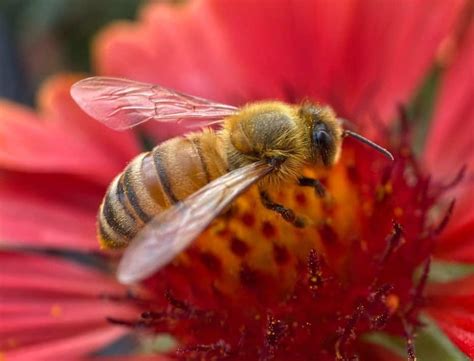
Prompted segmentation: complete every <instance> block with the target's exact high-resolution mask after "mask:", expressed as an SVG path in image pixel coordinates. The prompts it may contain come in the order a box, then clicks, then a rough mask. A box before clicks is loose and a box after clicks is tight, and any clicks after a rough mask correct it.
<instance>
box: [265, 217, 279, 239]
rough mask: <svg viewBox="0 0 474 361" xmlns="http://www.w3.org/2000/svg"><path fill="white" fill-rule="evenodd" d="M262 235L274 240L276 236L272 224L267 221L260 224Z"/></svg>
mask: <svg viewBox="0 0 474 361" xmlns="http://www.w3.org/2000/svg"><path fill="white" fill-rule="evenodd" d="M262 233H263V236H264V237H265V238H274V237H275V236H276V235H277V231H276V229H275V227H274V226H273V224H271V223H270V222H267V221H265V222H263V223H262Z"/></svg>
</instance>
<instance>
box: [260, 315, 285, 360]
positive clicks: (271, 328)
mask: <svg viewBox="0 0 474 361" xmlns="http://www.w3.org/2000/svg"><path fill="white" fill-rule="evenodd" d="M287 330H288V325H287V324H286V323H285V322H283V321H282V320H278V319H276V318H274V317H273V316H272V315H268V316H267V331H266V334H265V344H264V351H263V353H262V356H261V357H260V360H261V361H266V360H271V359H272V358H273V355H274V352H275V349H276V348H277V347H278V344H279V343H280V341H281V339H282V338H283V337H284V336H285V334H286V332H287Z"/></svg>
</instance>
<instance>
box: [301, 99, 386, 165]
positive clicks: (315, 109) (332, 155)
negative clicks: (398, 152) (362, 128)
mask: <svg viewBox="0 0 474 361" xmlns="http://www.w3.org/2000/svg"><path fill="white" fill-rule="evenodd" d="M299 116H300V117H301V118H302V119H303V120H304V121H305V124H306V125H307V127H308V128H309V129H310V132H309V134H310V136H311V148H312V149H311V153H312V159H311V160H312V161H313V162H314V163H315V164H316V165H323V166H325V167H329V166H331V165H333V164H334V163H336V162H337V161H338V160H339V156H340V155H341V145H342V139H343V138H344V137H352V138H354V139H356V140H358V141H359V142H362V143H364V144H367V145H368V146H370V147H372V148H374V149H375V150H377V151H378V152H380V153H382V154H383V155H385V156H386V157H387V158H389V159H390V160H393V159H394V158H393V155H392V154H391V153H390V152H389V151H388V150H386V149H385V148H383V147H381V146H380V145H378V144H376V143H374V142H372V141H371V140H369V139H367V138H365V137H363V136H362V135H360V134H358V133H356V132H353V131H351V130H344V129H343V128H342V124H343V120H342V119H340V118H336V115H335V113H334V111H333V110H332V108H331V107H329V106H319V105H316V104H313V103H310V102H305V103H303V105H302V106H301V107H300V109H299Z"/></svg>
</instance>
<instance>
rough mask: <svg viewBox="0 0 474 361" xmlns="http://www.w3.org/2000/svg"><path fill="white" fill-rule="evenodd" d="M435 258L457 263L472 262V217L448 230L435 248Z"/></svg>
mask: <svg viewBox="0 0 474 361" xmlns="http://www.w3.org/2000/svg"><path fill="white" fill-rule="evenodd" d="M435 254H436V256H437V257H439V258H442V259H447V260H451V261H458V262H474V217H472V218H471V219H470V220H469V221H467V222H466V223H464V224H459V222H456V225H455V226H453V227H448V229H447V230H446V231H445V232H444V233H443V234H442V236H441V238H440V240H439V243H438V245H437V247H436V252H435Z"/></svg>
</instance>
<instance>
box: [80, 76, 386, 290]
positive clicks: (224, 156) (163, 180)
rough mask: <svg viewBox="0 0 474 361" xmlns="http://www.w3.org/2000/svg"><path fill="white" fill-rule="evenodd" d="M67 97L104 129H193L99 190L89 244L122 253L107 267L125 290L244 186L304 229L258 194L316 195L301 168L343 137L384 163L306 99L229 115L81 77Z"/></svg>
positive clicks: (117, 82)
mask: <svg viewBox="0 0 474 361" xmlns="http://www.w3.org/2000/svg"><path fill="white" fill-rule="evenodd" d="M71 95H72V97H73V98H74V100H75V101H76V102H77V104H78V105H79V106H80V107H81V108H82V109H83V110H84V111H85V112H86V113H87V114H89V115H90V116H92V117H93V118H95V119H97V120H99V121H101V122H102V123H104V124H105V125H107V126H109V127H111V128H113V129H117V130H123V129H128V128H132V127H134V126H136V125H138V124H140V123H143V122H146V121H149V120H155V121H158V122H181V121H185V122H187V123H188V124H190V125H191V126H198V127H200V128H201V130H200V131H199V132H191V133H188V134H186V135H184V136H182V137H176V138H172V139H169V140H167V141H165V142H163V143H161V144H159V145H157V146H156V147H155V148H153V150H151V151H150V152H145V153H142V154H140V155H138V156H137V157H136V158H134V159H133V160H132V161H131V162H130V163H129V164H128V165H127V166H126V168H125V170H124V171H123V172H122V173H121V174H119V175H118V176H117V177H116V178H115V179H114V180H113V181H112V183H111V184H110V186H109V188H108V190H107V193H106V195H105V197H104V200H103V201H102V204H101V205H100V209H99V214H98V238H99V241H100V243H101V244H102V246H103V247H105V248H124V247H126V250H125V252H124V254H123V257H122V259H121V261H120V264H119V267H118V270H117V277H118V279H119V281H120V282H122V283H126V284H127V283H133V282H136V281H140V280H142V279H144V278H146V277H148V276H150V275H151V274H152V273H154V272H156V271H157V270H159V269H160V268H161V267H163V266H164V265H166V264H167V263H169V262H170V261H171V260H172V259H173V258H174V257H175V256H176V255H177V254H178V253H180V252H181V251H183V250H184V249H185V248H186V247H188V246H189V245H190V244H191V243H192V242H193V240H194V239H195V238H196V237H197V236H198V235H199V234H200V233H201V232H202V231H203V230H204V229H205V228H206V227H207V226H208V225H209V224H210V223H211V222H212V221H213V220H214V219H215V218H216V217H217V216H218V215H219V214H221V213H222V212H223V211H224V210H225V209H227V208H228V207H229V206H230V205H231V203H232V202H233V200H234V199H235V198H236V197H237V196H239V195H240V194H241V193H242V192H244V191H245V190H247V189H248V188H249V187H250V186H251V185H253V184H258V187H259V190H260V196H261V200H262V203H263V205H264V206H265V207H266V208H268V209H271V210H273V211H275V212H277V213H279V214H280V215H281V216H282V217H283V218H284V219H285V220H286V221H288V222H290V223H292V224H293V225H295V226H296V227H302V226H304V221H303V220H302V219H301V218H300V217H298V216H297V215H295V213H294V212H293V211H292V210H291V209H289V208H286V207H285V206H284V205H281V204H278V203H275V202H274V201H273V200H272V199H271V198H270V196H269V195H268V193H267V190H268V189H269V188H271V187H279V186H280V185H281V184H284V183H288V182H296V183H297V184H299V185H301V186H307V187H308V186H309V187H313V188H314V189H315V190H316V192H317V193H318V194H320V195H323V193H324V188H323V187H322V185H321V184H320V183H319V182H318V180H316V179H311V178H306V177H302V170H303V167H304V166H306V165H310V166H315V167H317V166H323V167H329V166H331V165H333V164H335V163H336V162H337V161H338V159H339V157H340V153H341V145H342V140H343V138H344V137H346V136H351V137H354V138H356V139H358V140H360V141H362V142H364V143H366V144H368V145H369V146H371V147H373V148H375V149H376V150H378V151H380V152H381V153H383V154H384V155H386V156H387V157H389V158H390V159H392V160H393V156H392V155H391V154H390V153H389V152H388V151H387V150H386V149H384V148H382V147H381V146H379V145H377V144H375V143H373V142H372V141H370V140H368V139H366V138H364V137H362V136H361V135H359V134H357V133H354V132H352V131H349V130H344V129H343V127H342V123H341V121H340V119H338V118H337V117H336V115H335V113H334V111H333V110H332V109H331V108H330V107H329V106H320V105H317V104H314V103H311V102H304V103H302V104H301V105H290V104H286V103H283V102H279V101H264V102H255V103H250V104H247V105H245V106H243V107H241V108H237V107H234V106H230V105H225V104H220V103H216V102H212V101H209V100H205V99H202V98H198V97H194V96H191V95H186V94H182V93H179V92H176V91H173V90H170V89H166V88H164V87H161V86H158V85H151V84H144V83H139V82H134V81H130V80H125V79H118V78H109V77H92V78H87V79H83V80H81V81H79V82H77V83H76V84H74V85H73V87H72V88H71ZM210 125H218V127H219V128H218V129H217V130H214V129H211V127H210Z"/></svg>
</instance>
